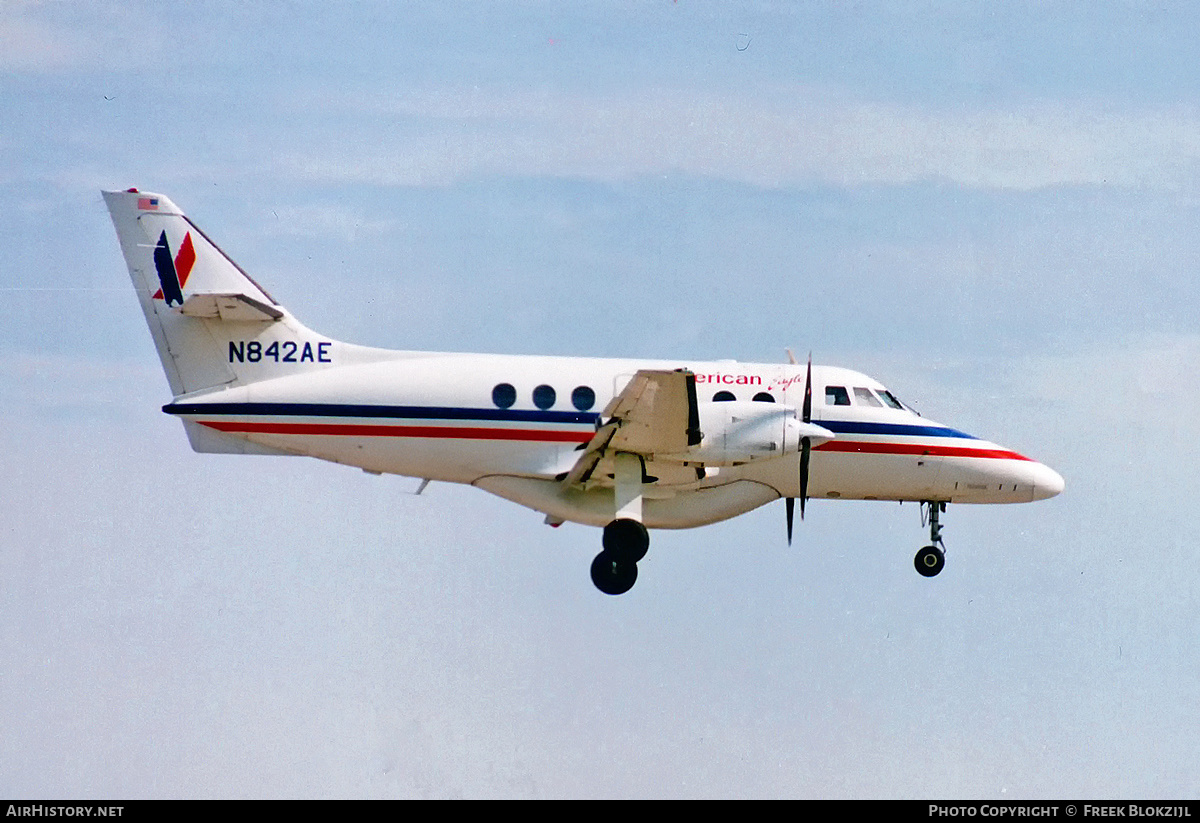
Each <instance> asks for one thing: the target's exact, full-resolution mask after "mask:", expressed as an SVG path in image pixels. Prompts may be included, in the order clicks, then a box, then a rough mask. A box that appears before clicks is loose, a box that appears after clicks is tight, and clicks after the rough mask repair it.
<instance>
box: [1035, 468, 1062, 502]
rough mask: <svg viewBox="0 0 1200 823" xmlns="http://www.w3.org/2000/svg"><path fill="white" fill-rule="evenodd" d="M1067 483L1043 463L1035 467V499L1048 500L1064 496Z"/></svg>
mask: <svg viewBox="0 0 1200 823" xmlns="http://www.w3.org/2000/svg"><path fill="white" fill-rule="evenodd" d="M1065 486H1066V483H1065V482H1064V481H1063V478H1062V475H1061V474H1059V473H1058V472H1056V471H1055V470H1054V469H1052V468H1050V467H1049V466H1046V465H1043V464H1041V463H1038V464H1036V465H1035V466H1034V467H1033V499H1034V500H1047V499H1049V498H1051V497H1055V496H1056V495H1059V494H1062V490H1063V488H1064V487H1065Z"/></svg>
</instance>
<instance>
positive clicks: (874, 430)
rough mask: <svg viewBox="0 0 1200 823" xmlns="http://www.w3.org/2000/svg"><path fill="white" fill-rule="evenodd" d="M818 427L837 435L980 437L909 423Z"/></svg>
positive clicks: (833, 423) (828, 423) (834, 422)
mask: <svg viewBox="0 0 1200 823" xmlns="http://www.w3.org/2000/svg"><path fill="white" fill-rule="evenodd" d="M813 422H814V423H816V424H817V425H818V426H824V427H825V428H827V429H829V430H830V431H831V432H834V433H835V434H898V435H906V436H909V437H961V438H963V439H965V440H978V439H979V438H978V437H973V436H972V435H969V434H965V433H963V432H960V431H958V430H956V429H948V428H945V427H944V426H913V425H909V424H907V423H864V422H862V421H858V420H814V421H813Z"/></svg>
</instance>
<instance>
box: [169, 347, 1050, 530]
mask: <svg viewBox="0 0 1200 823" xmlns="http://www.w3.org/2000/svg"><path fill="white" fill-rule="evenodd" d="M323 342H325V341H311V343H312V356H313V358H314V359H316V358H317V357H318V352H320V353H321V355H322V356H324V357H325V358H327V360H325V361H323V362H326V363H328V365H327V366H325V367H324V368H321V369H319V370H315V371H304V372H302V373H299V374H296V375H294V376H282V377H275V378H271V379H266V380H260V381H257V382H249V383H248V384H247V385H244V386H240V387H232V388H226V389H221V390H214V391H206V392H203V393H198V394H196V395H191V396H188V397H186V398H179V399H177V400H176V402H175V403H172V404H171V405H169V406H167V407H165V409H164V410H165V411H168V412H170V413H172V414H176V415H179V416H181V417H182V418H183V419H184V420H185V421H189V424H195V425H189V433H190V434H192V435H193V444H194V445H195V444H198V442H202V441H203V438H204V437H208V438H210V439H209V444H208V447H207V448H204V450H206V451H238V450H240V449H239V448H238V447H237V445H236V440H235V439H244V440H245V441H249V442H250V443H251V444H255V445H256V446H257V447H259V448H261V449H262V450H264V451H266V452H276V453H287V454H304V455H311V456H313V457H318V458H321V459H324V460H330V461H334V462H337V463H344V464H347V465H351V466H357V467H360V468H362V469H364V470H366V471H370V472H386V473H394V474H401V475H408V476H413V477H421V478H428V479H431V480H442V481H447V482H454V483H467V484H472V485H475V486H478V487H480V488H482V489H485V490H487V491H490V492H493V493H495V494H498V495H500V496H502V497H505V498H508V499H511V500H513V501H515V502H518V503H521V504H523V505H526V506H529V507H531V508H533V509H536V510H539V511H542V512H545V513H546V514H547V515H549V516H551V517H552V518H556V519H561V520H571V521H577V522H583V523H590V524H594V525H603V524H605V523H607V522H608V521H609V520H611V519H612V517H613V503H612V488H611V484H609V485H607V486H606V485H605V484H604V483H601V482H596V483H593V484H591V485H590V486H589V487H585V488H583V489H563V488H562V484H561V483H560V480H561V478H562V477H563V476H564V475H565V473H567V472H568V471H570V469H571V468H572V466H573V465H574V464H575V462H576V460H577V459H578V458H579V455H580V450H581V449H582V448H583V446H584V445H585V444H586V443H587V442H588V441H589V440H590V439H591V438H592V436H593V434H595V432H596V430H597V428H598V426H599V424H600V423H601V422H602V421H601V416H600V412H601V411H602V410H603V409H604V407H605V405H606V404H607V403H608V402H609V400H610V399H611V398H613V397H614V396H615V395H616V394H618V393H619V392H620V391H621V390H622V389H623V388H624V387H625V385H626V384H627V383H628V382H629V381H630V380H631V378H632V377H633V376H634V374H635V373H637V372H638V370H639V369H688V370H690V371H692V372H694V373H695V375H696V389H697V396H698V400H699V401H700V403H701V404H702V405H703V406H706V407H708V408H710V409H711V408H717V407H716V404H715V403H714V402H713V401H714V400H716V401H717V402H720V401H722V400H728V399H731V398H729V395H732V399H734V400H736V401H743V402H758V403H769V402H774V403H776V404H780V405H782V406H787V407H790V408H791V409H799V408H800V407H801V404H802V402H803V396H804V389H805V370H804V367H802V366H797V365H782V364H750V363H737V362H731V361H720V362H694V361H684V360H678V361H634V360H614V359H597V358H562V357H535V356H504V355H486V354H443V353H410V352H386V351H382V350H378V349H366V348H362V347H358V346H350V345H347V344H343V343H336V342H329V344H328V345H326V346H322V347H321V348H320V349H318V348H317V347H318V345H319V344H320V343H323ZM238 354H241V353H240V352H231V354H230V357H231V358H232V357H235V356H237V355H238ZM258 356H259V357H260V358H261V354H259V355H258ZM276 357H278V354H277V355H276ZM237 365H238V366H239V367H240V368H242V369H245V368H248V367H249V364H246V363H238V364H237ZM831 387H833V388H831ZM837 388H840V389H843V390H844V395H845V397H844V398H843V392H839V391H837V390H836V389H837ZM856 390H857V392H856ZM718 393H724V394H718ZM884 393H886V390H884V389H883V387H882V386H881V385H880V384H879V383H878V382H876V381H875V380H872V379H871V378H869V377H867V376H865V375H862V374H859V373H857V372H853V371H850V370H847V369H840V368H834V367H828V366H814V367H813V405H812V420H813V422H814V423H817V424H819V425H820V426H822V427H824V428H826V429H828V430H830V431H832V432H833V433H834V435H835V437H834V438H833V439H832V440H829V441H828V442H824V443H821V444H820V445H818V446H816V447H815V448H814V450H813V453H812V462H811V468H810V481H809V485H808V495H809V496H810V497H815V498H840V499H859V500H916V501H945V502H955V503H1016V502H1027V501H1031V500H1037V499H1042V498H1046V497H1051V496H1053V495H1055V494H1057V493H1058V492H1059V491H1061V489H1062V478H1061V477H1059V476H1058V475H1057V474H1056V473H1055V472H1054V471H1053V470H1051V469H1049V468H1048V467H1046V466H1044V465H1042V464H1041V463H1038V462H1036V461H1033V460H1030V459H1028V458H1026V457H1023V456H1021V455H1019V454H1017V453H1015V452H1012V451H1009V450H1007V449H1004V448H1002V447H1000V446H997V445H996V444H994V443H990V442H987V441H984V440H980V439H977V438H975V437H971V436H969V435H966V434H963V433H961V432H958V431H955V430H953V429H950V428H947V427H945V426H942V425H941V424H938V423H935V422H933V421H930V420H927V419H925V418H923V417H920V416H919V415H917V414H915V413H914V412H912V411H910V410H909V409H907V408H895V407H890V406H889V405H887V404H886V403H881V402H879V398H880V397H882V395H883V394H884ZM768 397H769V400H768ZM888 397H889V398H890V395H888ZM755 398H757V401H756V400H755ZM845 399H848V400H849V402H848V403H844V400H845ZM893 400H894V398H893ZM836 401H843V403H844V404H838V403H837V402H836ZM867 401H869V402H867ZM895 405H897V406H898V405H899V404H895ZM731 408H732V407H731ZM718 410H719V409H718ZM198 427H199V428H198ZM713 435H714V432H712V431H707V432H705V436H706V437H712V436H713ZM197 447H198V448H200V447H201V446H199V445H198V446H197ZM646 467H647V468H646V471H647V473H648V474H652V475H654V476H655V477H656V478H657V482H655V483H654V484H653V485H652V486H647V489H646V494H645V496H646V500H645V503H644V515H643V517H644V522H645V524H646V526H648V527H659V528H686V527H691V526H699V525H703V524H706V523H711V522H715V521H718V520H723V519H725V518H728V517H732V516H734V515H737V514H740V513H742V512H745V511H748V510H750V509H752V508H755V507H757V506H760V505H762V504H764V503H767V502H769V501H771V500H774V499H777V498H779V497H798V496H800V493H801V492H800V488H799V479H798V475H799V471H798V467H799V455H798V453H797V452H796V451H795V450H791V451H790V452H783V453H781V454H779V455H778V456H765V457H762V458H759V459H746V460H745V462H740V463H735V464H732V465H721V466H716V467H714V466H711V465H708V466H706V467H705V468H704V469H703V471H702V472H697V471H696V468H695V466H693V465H689V464H686V463H685V464H680V463H679V462H678V460H674V461H670V462H667V461H659V460H655V459H654V456H653V455H651V456H649V457H648V458H647V459H646Z"/></svg>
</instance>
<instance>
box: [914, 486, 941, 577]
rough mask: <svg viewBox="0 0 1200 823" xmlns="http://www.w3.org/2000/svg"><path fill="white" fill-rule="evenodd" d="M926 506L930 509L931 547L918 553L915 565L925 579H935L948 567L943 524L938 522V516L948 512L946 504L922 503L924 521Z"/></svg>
mask: <svg viewBox="0 0 1200 823" xmlns="http://www.w3.org/2000/svg"><path fill="white" fill-rule="evenodd" d="M926 506H928V507H929V545H928V546H926V547H925V548H923V549H921V550H920V551H919V552H917V556H916V559H915V560H914V561H913V565H915V566H916V567H917V572H918V573H920V574H921V575H923V576H924V577H933V576H935V575H936V574H937V573H938V572H940V571H941V570H942V568H943V567H944V566H945V565H946V546H945V544H944V543H942V524H941V522H940V521H939V520H938V515H940V514H941V513H942V512H944V511H945V510H946V504H945V502H943V501H938V500H926V501H924V502H922V503H921V514H922V519H924V514H925V507H926ZM922 525H924V524H923V523H922Z"/></svg>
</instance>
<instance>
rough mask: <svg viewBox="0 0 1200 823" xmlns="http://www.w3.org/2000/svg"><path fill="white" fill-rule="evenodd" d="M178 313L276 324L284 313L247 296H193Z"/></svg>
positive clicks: (231, 320)
mask: <svg viewBox="0 0 1200 823" xmlns="http://www.w3.org/2000/svg"><path fill="white" fill-rule="evenodd" d="M177 311H178V312H179V313H180V314H183V315H186V316H188V317H204V318H208V319H211V320H216V319H220V320H224V321H227V322H260V323H266V322H274V321H276V320H279V319H280V318H281V317H283V312H281V311H280V310H279V309H277V308H275V307H274V306H271V305H268V304H266V303H264V302H262V301H261V300H255V299H254V298H253V297H250V296H249V295H245V294H193V295H191V296H189V297H188V298H187V299H186V300H184V301H183V305H181V306H180V307H179V308H178V309H177Z"/></svg>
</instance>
